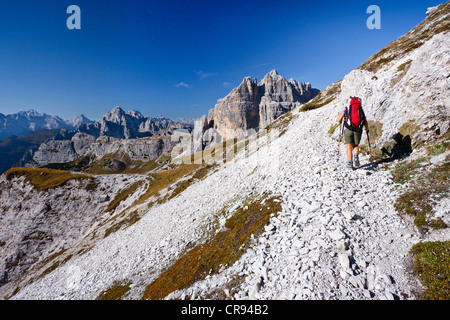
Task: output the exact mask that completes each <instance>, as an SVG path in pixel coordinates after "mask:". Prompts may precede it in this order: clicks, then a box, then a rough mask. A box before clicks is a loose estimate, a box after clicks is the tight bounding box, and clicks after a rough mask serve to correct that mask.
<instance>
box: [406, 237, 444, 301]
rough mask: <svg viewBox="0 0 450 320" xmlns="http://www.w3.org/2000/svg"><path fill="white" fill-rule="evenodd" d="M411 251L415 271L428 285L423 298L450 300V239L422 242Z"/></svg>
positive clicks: (425, 284)
mask: <svg viewBox="0 0 450 320" xmlns="http://www.w3.org/2000/svg"><path fill="white" fill-rule="evenodd" d="M410 253H411V254H413V255H414V256H415V259H414V266H413V269H414V272H415V273H416V274H417V275H418V276H419V279H420V280H421V281H422V283H423V284H424V286H425V287H426V290H425V292H424V293H423V294H422V296H421V299H423V300H450V241H444V242H439V241H438V242H420V243H417V244H415V245H414V246H413V247H412V248H411V250H410Z"/></svg>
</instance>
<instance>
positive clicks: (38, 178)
mask: <svg viewBox="0 0 450 320" xmlns="http://www.w3.org/2000/svg"><path fill="white" fill-rule="evenodd" d="M5 174H6V178H7V179H9V180H11V179H12V178H14V177H21V176H24V177H25V180H26V181H28V182H30V183H31V184H32V185H33V186H34V187H35V188H36V189H37V190H40V191H46V190H48V189H49V188H57V187H60V186H62V185H64V184H65V183H66V182H67V181H70V180H74V179H94V178H93V177H91V176H89V175H87V174H79V173H71V172H69V171H61V170H53V169H36V168H11V169H9V170H8V171H6V173H5Z"/></svg>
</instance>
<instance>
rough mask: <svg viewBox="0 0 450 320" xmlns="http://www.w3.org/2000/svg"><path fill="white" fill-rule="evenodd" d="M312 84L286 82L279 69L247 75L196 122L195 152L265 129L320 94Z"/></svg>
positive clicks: (194, 134)
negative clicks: (260, 74)
mask: <svg viewBox="0 0 450 320" xmlns="http://www.w3.org/2000/svg"><path fill="white" fill-rule="evenodd" d="M318 93H319V90H318V89H313V88H312V87H311V84H310V83H304V82H297V81H296V80H294V79H290V80H289V81H287V80H286V79H285V78H283V77H282V76H280V75H279V74H278V72H277V71H276V70H272V71H270V72H269V73H267V74H266V75H265V76H264V78H263V79H262V80H261V82H260V83H258V81H257V79H256V78H255V79H253V80H252V77H245V78H244V79H243V80H242V82H241V84H240V85H239V86H238V87H236V88H234V89H233V90H232V91H231V92H230V93H229V94H228V95H227V96H226V97H225V98H222V99H219V100H218V101H217V104H216V105H215V107H214V108H213V109H210V110H209V112H208V115H207V116H206V115H204V116H202V117H201V118H200V119H198V120H197V121H196V122H195V124H194V131H193V139H194V145H195V148H194V151H199V150H200V149H202V148H205V147H207V146H211V145H214V144H216V143H219V142H221V141H226V140H227V139H234V138H243V137H247V136H249V135H251V134H252V133H254V132H257V131H259V130H261V129H264V128H266V127H267V126H269V125H270V124H272V123H273V122H274V121H275V120H276V119H278V118H279V117H280V116H282V115H283V114H285V113H286V112H288V111H290V110H292V109H293V108H295V107H298V106H300V105H302V104H305V103H307V102H308V101H310V100H311V99H312V98H314V97H315V96H317V94H318Z"/></svg>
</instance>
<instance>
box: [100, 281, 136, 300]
mask: <svg viewBox="0 0 450 320" xmlns="http://www.w3.org/2000/svg"><path fill="white" fill-rule="evenodd" d="M130 285H131V281H128V282H126V283H122V282H118V281H116V282H114V283H113V285H112V286H111V287H110V288H109V289H107V290H105V291H102V292H100V294H99V295H98V297H97V298H96V299H95V300H120V299H121V298H122V297H123V295H124V294H126V293H127V292H128V291H129V290H130Z"/></svg>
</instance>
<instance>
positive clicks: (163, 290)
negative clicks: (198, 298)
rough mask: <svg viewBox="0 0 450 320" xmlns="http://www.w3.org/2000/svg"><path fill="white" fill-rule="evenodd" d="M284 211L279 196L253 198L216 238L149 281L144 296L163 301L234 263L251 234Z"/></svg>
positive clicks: (196, 247) (247, 244)
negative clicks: (175, 292) (170, 294)
mask: <svg viewBox="0 0 450 320" xmlns="http://www.w3.org/2000/svg"><path fill="white" fill-rule="evenodd" d="M279 211H281V202H280V198H279V197H270V198H263V199H259V200H254V201H251V202H249V203H247V204H245V205H244V206H242V207H240V208H239V209H238V210H237V211H236V212H235V213H234V214H233V216H232V217H231V218H229V219H228V220H227V221H226V223H225V229H224V230H223V231H220V232H219V233H217V234H216V235H215V237H214V238H213V239H210V240H208V241H206V242H205V243H203V244H199V245H197V246H195V247H194V248H192V249H191V250H189V251H188V252H186V253H185V254H184V255H183V256H182V257H181V258H179V259H178V260H177V261H176V262H175V263H174V264H173V265H172V266H171V267H169V268H168V269H167V270H166V271H164V272H163V273H162V274H161V275H160V276H159V277H158V278H157V279H155V280H154V281H153V282H152V283H151V284H149V285H148V286H147V287H146V289H145V291H144V294H143V296H142V299H151V300H159V299H163V298H164V297H165V296H167V295H168V294H169V293H171V292H173V291H175V290H179V289H183V288H187V287H188V286H190V285H191V284H193V283H194V282H196V281H199V280H201V279H204V278H205V277H206V276H207V275H208V274H214V273H217V272H218V271H219V270H220V269H221V268H223V267H226V266H229V265H232V264H233V263H234V262H235V261H236V260H238V259H239V257H240V256H241V255H242V254H243V253H244V252H245V251H246V250H247V247H248V246H249V244H250V239H251V235H252V234H255V235H258V234H260V233H261V232H262V231H263V228H264V226H265V225H267V224H268V223H269V221H270V218H271V216H272V215H273V214H277V213H278V212H279Z"/></svg>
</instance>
